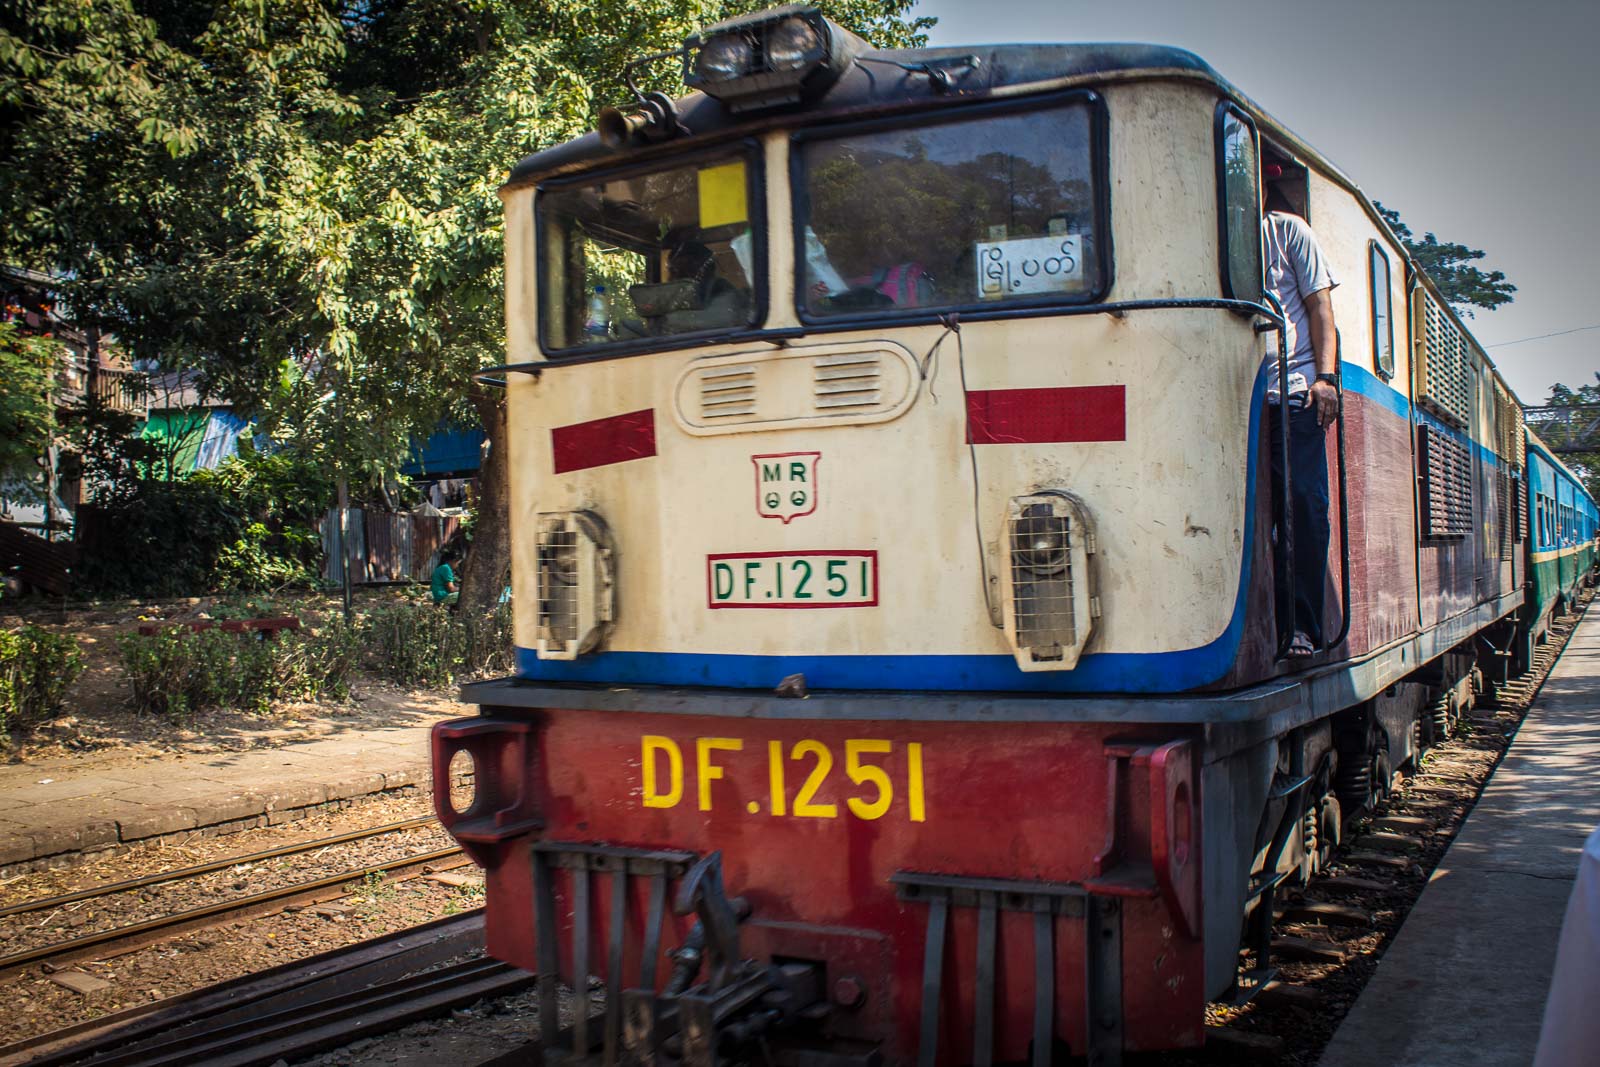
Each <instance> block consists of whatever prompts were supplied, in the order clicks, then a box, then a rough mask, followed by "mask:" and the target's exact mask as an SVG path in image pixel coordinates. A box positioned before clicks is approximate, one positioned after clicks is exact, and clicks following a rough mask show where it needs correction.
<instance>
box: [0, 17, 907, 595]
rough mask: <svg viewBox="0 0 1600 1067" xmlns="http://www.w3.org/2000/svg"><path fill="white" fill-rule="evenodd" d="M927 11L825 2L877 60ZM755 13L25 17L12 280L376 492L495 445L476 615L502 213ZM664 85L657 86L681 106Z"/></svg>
mask: <svg viewBox="0 0 1600 1067" xmlns="http://www.w3.org/2000/svg"><path fill="white" fill-rule="evenodd" d="M912 2H913V0H833V2H831V3H828V4H827V5H826V6H827V7H828V9H829V10H830V13H831V14H833V15H834V17H836V18H838V19H839V20H840V21H841V22H843V23H844V24H846V25H849V26H851V27H852V28H853V29H855V30H856V31H857V32H860V33H863V34H865V35H866V36H868V37H870V38H872V39H874V40H875V41H876V42H878V43H880V44H907V43H911V42H913V41H914V40H916V39H918V38H917V35H918V34H919V32H920V31H921V30H922V29H924V28H926V26H927V25H929V24H930V20H923V19H916V20H912V19H908V18H907V16H906V13H907V11H908V10H909V8H910V6H911V4H912ZM758 6H761V5H760V4H759V3H758V2H754V0H633V2H630V3H626V4H619V3H614V2H611V0H575V2H566V3H557V2H554V0H471V2H470V3H462V2H460V0H275V2H273V3H270V4H263V3H260V2H258V0H18V2H16V3H13V4H11V5H9V6H8V7H7V8H6V9H5V10H4V11H0V158H5V159H7V161H8V166H9V167H10V168H11V169H12V170H13V171H15V172H17V173H18V174H19V175H20V179H19V180H18V181H15V182H7V183H4V184H3V185H0V217H4V218H6V219H7V222H8V226H7V227H6V228H5V230H4V231H0V257H4V258H7V259H10V260H15V261H18V262H23V263H30V264H37V265H43V266H48V267H51V268H54V269H55V270H57V271H58V272H60V273H63V274H65V275H67V276H68V277H69V278H70V279H71V281H70V282H69V283H68V284H67V285H66V287H65V288H66V289H67V294H66V295H67V296H68V298H69V299H70V300H71V302H72V304H73V307H74V309H75V311H76V312H77V314H78V315H79V318H80V319H81V320H84V321H86V322H89V323H93V324H95V325H99V326H101V327H103V328H106V329H111V330H114V331H115V332H116V333H117V335H118V336H119V337H120V338H121V339H122V341H123V342H124V343H125V344H127V345H128V346H130V348H131V349H132V351H133V352H134V354H135V355H136V356H141V357H147V358H157V359H159V360H161V361H162V363H163V365H164V366H169V367H171V366H174V365H188V366H193V367H196V368H198V369H199V370H200V371H201V373H202V376H203V378H204V382H205V385H206V387H207V388H209V389H211V390H212V391H215V392H218V393H221V394H224V395H227V396H228V397H229V398H230V399H231V400H233V402H234V403H235V406H236V409H238V410H241V411H242V412H243V413H246V414H252V415H255V416H256V417H257V418H258V419H259V420H260V421H261V423H262V425H263V427H264V429H266V430H267V431H268V432H273V433H277V434H279V435H280V436H284V437H290V436H292V437H293V438H295V439H296V440H297V441H299V442H300V443H302V444H303V445H305V446H307V447H308V448H312V449H316V450H320V452H321V454H323V455H325V456H326V457H327V459H328V462H329V463H330V465H332V466H333V467H335V468H338V469H343V470H346V471H349V472H351V473H353V474H355V475H358V476H365V477H366V478H368V479H369V480H370V481H372V482H376V481H377V480H378V479H380V478H381V477H383V476H384V475H385V474H386V473H388V472H392V471H393V470H394V469H395V468H396V467H398V465H399V464H400V463H401V462H402V461H403V459H404V458H405V455H406V452H407V449H408V447H409V442H410V441H411V440H413V439H414V438H417V437H423V436H426V434H427V432H428V431H430V430H431V429H433V427H434V426H435V425H436V424H437V423H438V421H439V420H440V419H441V418H444V417H446V416H449V415H452V414H454V415H456V416H457V417H461V416H464V415H466V414H467V413H468V412H473V413H475V414H476V415H477V416H478V418H480V419H481V420H482V421H483V423H484V426H485V428H486V429H487V431H488V433H489V440H490V450H489V456H488V460H487V462H486V464H485V466H484V468H483V470H482V471H481V472H480V483H481V485H482V490H483V491H482V504H481V513H480V515H479V518H478V523H477V529H478V533H477V540H476V542H475V544H476V547H475V549H474V552H473V556H472V558H470V559H469V561H468V565H467V566H466V567H465V568H464V579H465V580H464V589H463V600H464V601H465V602H466V603H467V604H469V605H474V606H486V605H489V604H492V602H493V599H494V598H495V597H496V596H497V595H498V593H499V591H500V582H501V581H502V580H503V575H504V573H505V569H506V564H507V560H508V559H509V540H508V538H507V536H506V504H505V496H506V490H505V470H504V466H503V464H504V455H505V451H504V448H503V444H502V442H503V436H504V435H503V428H504V413H503V410H502V407H501V400H500V397H499V395H498V393H496V392H494V391H492V390H490V389H488V388H485V387H482V386H480V385H478V384H476V383H475V382H474V380H473V375H474V373H475V372H477V371H478V370H480V369H482V368H483V367H485V366H490V365H493V364H496V363H499V362H501V361H502V360H503V353H504V336H503V335H504V326H503V302H502V295H501V288H502V282H503V277H502V263H503V240H502V235H501V229H500V203H499V200H498V198H497V196H496V195H495V191H496V189H497V187H498V186H499V184H500V183H501V181H503V180H504V177H505V175H506V173H507V171H508V169H509V168H510V166H511V165H513V164H514V163H515V162H516V161H517V160H518V159H520V158H521V157H522V156H523V155H525V154H527V153H528V152H530V151H534V150H537V149H539V148H542V147H546V146H548V145H551V144H554V143H557V142H559V141H562V140H566V139H568V138H570V137H573V136H576V135H577V134H579V133H582V132H584V131H585V130H587V129H590V128H592V126H593V121H594V117H595V113H596V112H597V110H598V108H599V106H600V105H602V104H605V103H611V102H617V101H621V100H624V99H625V98H626V94H625V91H624V88H623V81H622V70H623V67H624V65H625V64H626V63H627V61H629V60H630V59H632V58H635V57H638V56H643V55H648V54H650V53H652V52H657V51H663V50H665V49H667V48H670V47H673V46H674V45H675V44H676V43H677V42H679V41H681V40H682V39H683V38H684V37H686V36H688V35H689V34H690V33H692V32H693V31H694V30H695V29H697V28H698V27H699V26H700V25H703V24H705V23H708V22H712V21H715V20H717V19H720V18H724V17H727V16H729V15H732V14H735V13H738V12H740V11H746V10H752V9H754V8H756V7H758ZM676 79H677V71H676V69H675V68H674V66H673V65H672V64H670V63H664V64H658V65H657V66H656V67H655V68H654V69H653V70H651V71H649V72H647V76H646V80H647V82H649V84H650V87H661V88H670V87H671V85H672V83H674V82H675V81H676Z"/></svg>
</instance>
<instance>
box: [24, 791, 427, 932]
mask: <svg viewBox="0 0 1600 1067" xmlns="http://www.w3.org/2000/svg"><path fill="white" fill-rule="evenodd" d="M430 825H431V826H437V825H438V819H437V818H435V817H434V816H432V815H421V816H418V817H417V818H415V819H402V820H400V821H399V822H391V823H385V824H384V825H382V826H374V827H370V828H368V829H366V830H352V831H351V832H349V833H347V834H337V835H335V836H333V837H323V838H318V839H317V840H315V841H306V842H303V843H301V844H298V845H283V846H280V847H278V848H269V849H267V850H266V851H265V852H252V853H250V854H249V855H247V856H235V857H234V858H233V859H227V860H214V861H212V862H211V863H202V864H199V865H197V866H194V867H182V868H179V869H178V870H175V871H164V872H160V873H157V874H146V875H142V876H140V877H138V878H129V879H127V880H126V881H121V882H113V883H111V884H110V885H103V886H98V887H96V888H94V889H83V890H79V891H77V892H75V893H63V894H62V895H60V896H55V897H40V898H39V899H37V900H28V901H24V902H23V903H21V904H13V905H11V906H10V907H8V908H0V919H6V918H10V917H11V916H13V915H26V914H27V913H29V912H33V911H45V910H47V909H49V908H60V907H65V906H66V905H68V904H76V903H78V902H79V901H80V900H93V899H95V898H96V897H108V896H111V895H113V894H116V893H126V892H129V891H130V890H134V889H144V888H145V887H147V886H152V885H161V884H163V883H165V882H177V881H182V880H183V879H185V878H198V877H199V876H200V875H202V874H212V873H214V872H216V871H225V870H227V869H228V868H230V867H238V866H241V865H243V864H246V863H260V862H263V861H265V860H271V859H278V858H279V857H281V856H295V855H299V854H300V853H302V852H315V851H316V850H317V849H319V848H329V847H331V846H333V845H345V844H349V843H350V842H352V841H362V840H365V839H366V838H369V837H377V836H379V835H381V834H392V833H398V832H399V831H401V830H411V829H415V828H417V827H422V826H430Z"/></svg>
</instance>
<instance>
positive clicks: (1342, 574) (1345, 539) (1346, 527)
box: [1318, 331, 1350, 651]
mask: <svg viewBox="0 0 1600 1067" xmlns="http://www.w3.org/2000/svg"><path fill="white" fill-rule="evenodd" d="M1334 337H1335V338H1336V339H1337V342H1338V344H1337V345H1336V347H1335V349H1334V351H1335V352H1336V353H1337V356H1338V362H1337V364H1335V370H1334V373H1335V374H1337V375H1338V376H1339V414H1338V416H1337V418H1335V420H1334V424H1335V425H1334V432H1335V434H1336V436H1337V438H1338V441H1337V443H1338V449H1339V553H1340V555H1341V557H1342V558H1343V563H1342V564H1341V566H1340V567H1339V605H1340V611H1339V615H1340V624H1339V633H1338V635H1337V636H1335V637H1334V639H1333V640H1332V641H1329V642H1328V643H1327V644H1325V645H1323V646H1322V648H1321V649H1319V650H1318V651H1327V650H1328V649H1333V648H1338V647H1339V646H1340V645H1342V644H1344V639H1345V638H1347V637H1349V636H1350V497H1349V494H1348V492H1347V490H1346V479H1345V462H1344V338H1343V337H1340V336H1339V334H1338V332H1337V331H1335V333H1334Z"/></svg>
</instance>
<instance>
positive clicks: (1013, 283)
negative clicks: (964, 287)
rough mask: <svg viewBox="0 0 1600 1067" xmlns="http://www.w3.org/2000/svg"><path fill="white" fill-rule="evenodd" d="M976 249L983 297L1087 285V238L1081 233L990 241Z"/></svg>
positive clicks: (1015, 294)
mask: <svg viewBox="0 0 1600 1067" xmlns="http://www.w3.org/2000/svg"><path fill="white" fill-rule="evenodd" d="M974 249H975V250H976V254H977V257H978V298H979V299H980V300H1000V299H1003V298H1005V297H1008V296H1027V295H1030V294H1034V293H1059V292H1069V291H1072V290H1075V289H1080V288H1082V286H1083V238H1082V236H1081V235H1079V234H1075V233H1073V234H1065V235H1061V234H1058V235H1055V236H1052V237H1020V238H1017V239H1015V240H1011V241H988V242H983V243H979V244H977V245H975V246H974Z"/></svg>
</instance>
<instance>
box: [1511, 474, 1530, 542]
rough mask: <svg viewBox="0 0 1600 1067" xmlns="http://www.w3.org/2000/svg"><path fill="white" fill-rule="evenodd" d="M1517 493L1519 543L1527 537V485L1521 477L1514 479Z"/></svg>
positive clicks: (1513, 483) (1513, 482)
mask: <svg viewBox="0 0 1600 1067" xmlns="http://www.w3.org/2000/svg"><path fill="white" fill-rule="evenodd" d="M1512 485H1513V486H1515V490H1514V491H1515V492H1516V494H1517V543H1518V544H1521V543H1522V542H1523V541H1526V540H1527V539H1528V487H1527V486H1526V485H1524V484H1523V481H1522V479H1521V478H1517V479H1514V480H1513V481H1512Z"/></svg>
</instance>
